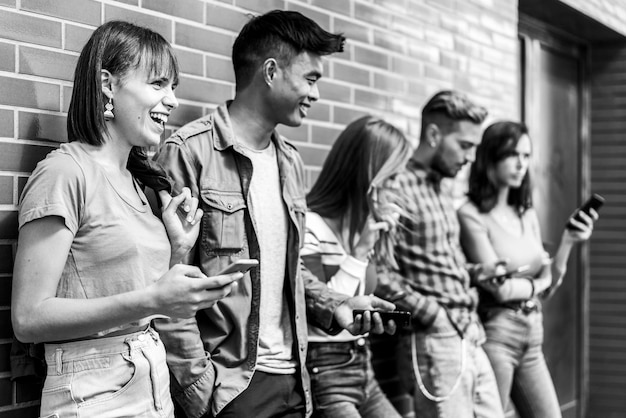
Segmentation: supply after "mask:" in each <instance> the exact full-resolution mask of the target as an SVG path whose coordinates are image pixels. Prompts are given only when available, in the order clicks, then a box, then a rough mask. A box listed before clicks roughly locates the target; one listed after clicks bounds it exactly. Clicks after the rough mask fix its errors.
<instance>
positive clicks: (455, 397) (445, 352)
mask: <svg viewBox="0 0 626 418" xmlns="http://www.w3.org/2000/svg"><path fill="white" fill-rule="evenodd" d="M481 335H482V333H481V329H480V324H479V323H478V320H477V319H476V321H475V322H473V323H472V324H471V325H470V326H469V328H468V330H467V331H466V333H465V335H464V338H463V339H461V337H460V336H459V333H458V332H457V330H456V329H455V328H454V327H453V326H452V324H451V323H450V320H449V319H448V317H447V316H446V315H439V316H437V319H436V320H435V323H433V325H432V326H431V327H429V328H428V329H427V330H424V331H415V332H413V333H412V334H410V335H406V336H404V337H403V338H402V339H401V342H400V345H399V349H400V352H399V355H398V362H399V371H400V375H401V378H402V381H403V384H405V385H406V388H407V389H408V390H409V393H412V394H413V397H414V407H415V416H417V417H419V418H431V417H432V418H435V417H436V418H502V417H504V412H503V410H502V405H501V402H500V397H499V395H498V387H497V385H496V380H495V376H494V374H493V370H492V368H491V365H490V364H489V360H488V358H487V355H486V354H485V352H484V351H483V349H482V347H481V343H482V341H481V340H482V336H481ZM418 368H419V376H418V375H417V374H416V371H417V369H418ZM420 382H421V384H422V385H421V386H422V387H420Z"/></svg>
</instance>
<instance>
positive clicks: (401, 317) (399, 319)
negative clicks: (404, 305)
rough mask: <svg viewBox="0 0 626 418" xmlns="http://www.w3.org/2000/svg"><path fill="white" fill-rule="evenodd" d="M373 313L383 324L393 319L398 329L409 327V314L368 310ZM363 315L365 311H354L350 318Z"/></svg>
mask: <svg viewBox="0 0 626 418" xmlns="http://www.w3.org/2000/svg"><path fill="white" fill-rule="evenodd" d="M374 312H378V313H379V314H380V318H381V319H382V320H383V323H387V321H389V320H390V319H393V320H394V322H395V323H396V326H398V327H399V328H404V327H408V326H410V325H411V312H406V311H379V310H370V313H372V314H373V313H374ZM364 313H365V309H354V310H353V311H352V316H353V317H355V318H356V316H357V315H363V314H364Z"/></svg>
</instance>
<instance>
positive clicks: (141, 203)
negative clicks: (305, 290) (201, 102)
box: [11, 21, 242, 417]
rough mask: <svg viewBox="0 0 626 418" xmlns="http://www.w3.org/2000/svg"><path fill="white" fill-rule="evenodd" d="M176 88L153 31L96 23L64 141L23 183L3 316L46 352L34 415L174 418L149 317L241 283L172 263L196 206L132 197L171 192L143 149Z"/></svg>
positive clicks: (154, 142) (170, 56)
mask: <svg viewBox="0 0 626 418" xmlns="http://www.w3.org/2000/svg"><path fill="white" fill-rule="evenodd" d="M177 83H178V64H177V62H176V58H175V56H174V52H173V50H172V48H171V46H170V45H169V43H168V42H167V41H166V40H165V39H164V38H163V37H162V36H160V35H159V34H157V33H155V32H153V31H152V30H150V29H147V28H142V27H139V26H136V25H133V24H131V23H127V22H120V21H110V22H107V23H105V24H104V25H102V26H100V27H99V28H97V29H96V30H95V31H94V33H93V34H92V35H91V37H90V39H89V40H88V42H87V44H86V45H85V47H84V48H83V50H82V52H81V55H80V57H79V59H78V63H77V67H76V72H75V80H74V90H73V94H72V99H71V102H70V107H69V112H68V118H67V126H68V137H69V141H70V142H69V143H68V144H62V145H61V146H60V148H59V149H58V150H55V151H53V152H51V153H50V154H49V155H48V156H47V157H46V158H45V159H44V160H43V161H41V162H40V163H39V164H38V165H37V167H36V169H35V171H34V172H33V174H32V176H31V177H30V179H29V180H28V183H27V184H26V187H25V188H24V192H23V194H22V196H21V200H20V207H19V228H20V229H19V238H18V250H17V255H16V260H15V270H14V276H13V298H12V311H11V312H12V321H13V328H14V331H15V334H16V336H17V338H18V339H19V340H20V341H23V342H43V343H45V344H44V347H45V359H46V364H47V377H46V379H45V383H44V387H43V393H42V400H41V416H44V417H46V416H49V417H53V416H54V417H56V416H62V417H78V416H83V417H90V416H92V417H95V416H97V417H130V416H133V417H136V416H142V417H169V416H173V404H172V400H171V398H170V389H169V371H168V368H167V364H166V362H165V349H164V348H163V344H162V343H161V340H160V338H159V335H158V334H157V333H156V332H155V331H154V330H153V329H152V328H151V320H152V318H154V317H155V316H159V315H166V316H170V317H175V318H181V317H190V316H193V315H194V314H195V312H196V311H197V310H198V309H204V308H207V307H209V306H211V305H212V304H213V303H215V301H216V300H217V299H219V298H221V297H223V296H225V295H227V294H228V293H229V291H230V283H231V282H232V280H234V279H237V278H240V277H241V276H242V275H241V273H236V274H233V275H228V276H217V277H206V276H205V275H204V274H202V272H201V271H200V270H199V269H198V268H197V267H192V266H186V265H180V264H177V263H179V262H180V261H181V260H182V259H183V258H184V257H185V256H186V254H187V252H188V251H189V249H190V248H191V247H192V246H193V243H194V242H195V239H196V237H197V236H198V230H199V225H200V219H201V217H202V211H201V210H198V209H197V207H198V200H197V199H196V198H192V197H191V195H190V193H189V190H186V191H184V192H183V193H181V194H180V195H178V196H176V197H174V198H171V197H170V196H169V194H168V193H167V192H163V193H161V197H162V202H163V204H164V210H163V214H162V221H161V220H159V219H158V218H157V217H156V216H155V215H154V214H153V213H152V211H151V209H150V206H149V205H148V201H147V198H146V195H145V194H144V192H143V190H142V186H144V185H146V184H150V185H153V186H155V187H156V186H158V189H159V190H161V189H167V184H163V182H159V181H156V180H155V179H157V178H162V174H163V171H162V170H159V168H158V167H157V166H155V165H153V164H151V163H150V162H149V160H148V159H147V158H146V154H145V152H144V149H145V148H148V147H155V146H158V145H159V142H160V138H161V135H162V133H163V131H164V125H165V123H166V122H167V119H168V116H169V115H170V113H171V112H172V111H173V110H174V109H176V107H178V101H177V100H176V97H175V95H174V88H175V87H176V85H177ZM159 175H160V176H161V177H159ZM140 182H141V184H140ZM165 183H167V182H165ZM179 213H182V214H184V215H182V216H181V215H179ZM168 238H169V239H168Z"/></svg>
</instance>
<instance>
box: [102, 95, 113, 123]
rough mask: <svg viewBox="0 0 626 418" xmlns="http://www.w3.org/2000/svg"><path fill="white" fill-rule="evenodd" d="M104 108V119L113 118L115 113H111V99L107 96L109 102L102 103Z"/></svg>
mask: <svg viewBox="0 0 626 418" xmlns="http://www.w3.org/2000/svg"><path fill="white" fill-rule="evenodd" d="M104 108H105V109H106V110H105V111H104V120H113V119H115V115H114V114H113V99H111V98H110V97H109V102H108V103H107V104H105V105H104Z"/></svg>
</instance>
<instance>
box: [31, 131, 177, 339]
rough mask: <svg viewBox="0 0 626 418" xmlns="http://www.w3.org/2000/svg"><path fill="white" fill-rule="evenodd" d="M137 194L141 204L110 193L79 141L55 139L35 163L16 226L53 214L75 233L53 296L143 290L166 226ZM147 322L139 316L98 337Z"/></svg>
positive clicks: (162, 256) (165, 255) (165, 252)
mask: <svg viewBox="0 0 626 418" xmlns="http://www.w3.org/2000/svg"><path fill="white" fill-rule="evenodd" d="M137 192H138V194H139V196H140V197H141V200H142V201H143V202H145V203H144V204H143V205H141V206H140V207H136V206H135V205H133V204H131V203H130V202H128V201H127V200H126V199H124V197H123V196H122V195H121V194H119V193H118V192H117V191H116V189H115V188H114V187H113V185H112V184H111V183H110V182H109V180H108V178H107V175H106V172H105V171H104V169H103V168H102V167H101V166H100V165H99V164H98V163H97V162H96V161H94V160H93V158H92V157H91V156H90V155H89V154H87V153H86V152H85V150H84V148H83V146H82V145H81V144H80V143H78V142H71V143H69V144H62V145H61V147H60V148H59V149H58V150H54V151H52V152H50V154H48V156H47V157H46V158H45V159H44V160H42V161H41V162H39V164H38V165H37V167H36V169H35V171H34V172H33V174H32V175H31V177H30V178H29V180H28V182H27V184H26V187H25V188H24V191H23V193H22V196H21V200H20V207H19V227H20V228H21V227H22V226H23V225H25V224H26V223H28V222H31V221H33V220H36V219H40V218H43V217H46V216H58V217H61V218H63V221H64V223H65V226H66V227H67V228H68V229H69V230H70V231H71V232H72V233H73V234H74V241H73V242H72V245H71V248H70V251H69V254H68V257H67V260H66V262H65V267H64V269H63V273H62V275H61V279H60V281H59V285H58V288H57V294H56V296H57V297H59V298H73V299H91V298H97V297H103V296H109V295H115V294H119V293H123V292H128V291H132V290H136V289H142V288H144V287H146V286H147V285H148V284H150V283H152V282H154V281H156V280H157V279H158V278H159V277H161V276H162V275H163V274H164V273H165V272H166V271H167V270H168V268H169V261H170V244H169V241H168V238H167V234H166V232H165V228H164V226H163V224H162V223H161V221H160V220H159V219H158V218H157V217H156V216H154V214H153V213H152V211H151V209H150V206H149V205H148V203H147V202H148V200H147V199H146V196H145V195H144V194H143V192H142V191H141V190H140V189H139V188H137ZM148 322H149V318H144V319H143V320H142V321H138V322H135V323H132V324H128V325H126V326H122V327H119V328H115V329H110V330H106V331H102V332H100V333H98V335H106V334H107V333H109V332H112V331H115V330H118V329H123V328H126V327H130V326H136V325H143V324H147V323H148Z"/></svg>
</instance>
